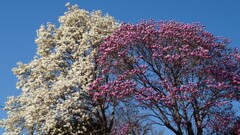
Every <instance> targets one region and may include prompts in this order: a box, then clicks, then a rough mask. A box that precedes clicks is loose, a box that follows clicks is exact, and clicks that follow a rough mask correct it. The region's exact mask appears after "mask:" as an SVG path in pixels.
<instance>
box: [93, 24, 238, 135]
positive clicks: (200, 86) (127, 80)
mask: <svg viewBox="0 0 240 135" xmlns="http://www.w3.org/2000/svg"><path fill="white" fill-rule="evenodd" d="M228 44H229V40H227V39H223V38H220V37H214V36H213V34H211V33H209V32H207V31H206V30H205V27H204V26H202V25H200V24H198V23H195V24H184V23H179V22H175V21H166V22H163V21H160V22H154V21H152V20H150V21H143V22H140V23H138V24H136V25H132V24H122V25H121V27H120V28H119V29H117V30H115V32H114V33H113V34H112V35H111V36H109V37H108V38H106V39H105V42H104V43H103V44H101V46H100V49H99V51H100V52H99V58H98V64H99V65H100V67H101V68H102V71H101V74H102V76H99V77H98V79H96V80H95V81H94V82H93V83H92V84H91V85H90V88H89V93H90V95H92V96H93V97H94V100H95V101H98V100H101V101H106V102H112V103H116V102H125V101H126V99H128V98H134V99H135V100H136V101H138V102H139V105H141V106H143V107H146V108H147V109H149V110H150V112H151V113H150V114H149V116H151V121H154V122H155V124H158V125H161V126H165V127H167V128H168V129H170V130H171V131H172V132H174V133H175V134H177V135H183V134H189V135H193V134H196V135H202V134H204V133H208V134H214V133H223V132H225V129H227V128H228V127H230V126H231V124H232V123H233V122H234V119H235V117H236V114H235V111H234V110H233V107H232V103H231V102H232V101H237V102H239V98H240V96H239V89H240V68H239V65H240V54H239V52H238V50H237V49H231V48H229V47H228V46H227V45H228ZM106 79H107V81H106Z"/></svg>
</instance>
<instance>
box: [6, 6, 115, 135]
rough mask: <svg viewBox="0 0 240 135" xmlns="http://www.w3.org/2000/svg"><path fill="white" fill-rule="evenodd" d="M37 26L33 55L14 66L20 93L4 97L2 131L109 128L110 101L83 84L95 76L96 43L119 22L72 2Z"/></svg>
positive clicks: (84, 131)
mask: <svg viewBox="0 0 240 135" xmlns="http://www.w3.org/2000/svg"><path fill="white" fill-rule="evenodd" d="M66 6H67V7H68V11H67V12H66V13H65V14H64V15H63V16H61V17H60V18H59V23H60V25H59V27H57V26H55V25H53V24H51V23H48V24H47V26H41V27H40V29H39V30H38V31H37V38H36V44H37V46H38V48H37V55H36V56H35V57H34V59H33V60H32V61H31V62H29V63H28V64H23V63H18V67H17V68H14V69H13V71H14V73H15V75H16V76H17V78H18V82H17V88H19V89H21V94H20V95H19V96H17V97H9V99H8V101H7V102H6V107H5V110H6V111H7V113H8V118H7V119H5V120H2V121H1V126H2V127H3V128H5V130H6V132H5V134H6V135H18V134H25V133H26V134H29V135H33V134H42V135H44V134H59V135H60V134H62V135H65V134H66V135H68V134H108V133H109V132H110V130H111V128H112V126H113V121H114V120H113V116H114V111H115V106H114V105H112V106H111V107H108V105H107V104H106V103H103V102H99V101H98V102H93V100H92V98H91V97H90V96H89V95H88V94H87V87H88V85H89V83H91V82H92V81H93V80H94V79H95V78H96V76H98V70H97V69H98V67H97V64H96V61H95V60H96V58H95V57H96V56H97V48H98V46H99V45H100V44H101V42H102V41H103V39H104V38H105V37H106V36H108V35H109V34H111V33H112V32H113V31H114V29H115V28H116V27H117V26H118V24H117V23H116V22H115V21H114V19H113V17H111V16H108V15H105V16H103V15H102V14H101V12H100V11H95V12H88V11H85V10H81V9H79V8H78V7H77V6H70V5H69V4H67V5H66Z"/></svg>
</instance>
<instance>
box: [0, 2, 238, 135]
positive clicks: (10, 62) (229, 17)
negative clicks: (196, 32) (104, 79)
mask: <svg viewBox="0 0 240 135" xmlns="http://www.w3.org/2000/svg"><path fill="white" fill-rule="evenodd" d="M67 2H70V3H71V4H78V5H79V7H80V8H82V9H85V10H88V11H92V10H98V9H100V10H102V11H103V13H109V14H110V15H112V16H114V17H115V19H117V20H120V21H123V22H134V23H136V22H138V21H140V20H141V19H154V20H176V21H180V22H186V23H192V22H201V23H202V24H204V25H205V26H206V28H207V30H208V31H210V32H212V33H213V34H214V35H215V36H223V37H227V38H231V40H232V43H231V44H230V46H231V47H237V48H239V49H240V33H239V32H240V16H239V13H240V8H239V6H240V1H239V0H231V1H227V0H221V1H219V0H211V1H210V0H201V1H198V2H194V1H193V0H182V1H180V0H148V1H147V0H118V1H117V0H115V1H114V0H108V1H107V0H69V1H65V0H51V1H49V0H41V1H40V0H39V1H32V0H25V1H20V0H15V1H13V0H2V1H1V3H0V47H1V49H0V61H1V63H0V93H1V94H0V105H2V106H4V102H5V101H6V99H7V96H12V95H17V94H19V93H20V90H16V88H15V84H16V81H17V80H16V77H15V76H14V75H13V73H12V71H11V69H12V68H13V67H15V66H16V63H17V62H18V61H22V62H24V63H28V62H29V61H31V60H32V58H33V56H34V55H35V52H36V44H35V43H34V39H35V37H36V30H37V29H38V28H39V27H40V25H41V24H46V23H47V22H53V23H55V24H58V21H57V19H58V17H59V16H61V15H63V13H64V12H65V11H66V10H67V8H66V7H65V6H64V5H65V4H66V3H67ZM4 117H6V113H5V112H4V111H3V110H0V119H1V118H4ZM1 131H2V130H0V134H1ZM166 134H167V132H166Z"/></svg>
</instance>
